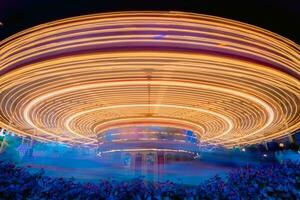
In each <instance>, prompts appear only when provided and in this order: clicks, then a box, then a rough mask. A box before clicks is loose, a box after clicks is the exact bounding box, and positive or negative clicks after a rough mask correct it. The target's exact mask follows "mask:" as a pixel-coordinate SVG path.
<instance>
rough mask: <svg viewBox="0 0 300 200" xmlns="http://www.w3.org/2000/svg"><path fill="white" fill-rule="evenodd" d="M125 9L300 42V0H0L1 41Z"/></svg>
mask: <svg viewBox="0 0 300 200" xmlns="http://www.w3.org/2000/svg"><path fill="white" fill-rule="evenodd" d="M125 10H133V11H134V10H165V11H168V10H172V11H187V12H195V13H203V14H210V15H215V16H220V17H225V18H229V19H234V20H238V21H242V22H246V23H250V24H253V25H256V26H260V27H262V28H265V29H268V30H270V31H273V32H275V33H278V34H280V35H283V36H285V37H287V38H289V39H291V40H293V41H294V42H296V43H298V44H299V43H300V0H240V1H232V0H0V21H1V22H2V24H3V25H0V40H1V39H4V38H6V37H8V36H10V35H12V34H14V33H16V32H18V31H21V30H23V29H25V28H29V27H32V26H34V25H38V24H41V23H45V22H49V21H53V20H56V19H61V18H66V17H72V16H78V15H84V14H90V13H100V12H109V11H125Z"/></svg>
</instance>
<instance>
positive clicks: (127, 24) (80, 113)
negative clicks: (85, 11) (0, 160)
mask: <svg viewBox="0 0 300 200" xmlns="http://www.w3.org/2000/svg"><path fill="white" fill-rule="evenodd" d="M299 51H300V47H299V45H297V44H295V43H294V42H292V41H290V40H288V39H286V38H284V37H282V36H280V35H277V34H275V33H272V32H270V31H267V30H264V29H261V28H258V27H255V26H252V25H249V24H245V23H242V22H238V21H233V20H229V19H224V18H220V17H214V16H208V15H200V14H193V13H183V12H115V13H104V14H94V15H86V16H78V17H73V18H67V19H62V20H59V21H54V22H49V23H46V24H42V25H39V26H36V27H33V28H30V29H27V30H24V31H22V32H20V33H17V34H15V35H13V36H11V37H9V38H7V39H4V40H2V41H1V42H0V83H1V84H0V92H1V94H0V126H1V127H4V128H6V129H9V130H12V131H13V132H15V133H18V134H21V135H23V136H30V137H33V138H35V139H38V140H43V141H48V142H51V141H52V142H55V141H61V142H63V143H66V144H71V145H72V144H79V145H80V144H81V145H87V146H97V145H98V137H99V134H100V136H101V133H103V132H104V131H107V130H111V129H113V128H116V127H119V126H131V125H132V124H134V125H135V124H139V123H140V124H147V125H149V126H151V125H153V124H154V125H159V126H169V127H178V128H183V129H185V130H191V131H193V133H195V136H196V137H197V139H198V140H199V141H202V142H205V143H210V144H216V145H223V146H225V147H233V146H240V145H246V144H254V143H259V142H262V141H266V140H272V139H276V138H282V137H284V136H285V135H287V134H289V133H293V132H295V131H296V130H297V129H299V127H300V107H299V106H300V52H299ZM116 151H117V149H116Z"/></svg>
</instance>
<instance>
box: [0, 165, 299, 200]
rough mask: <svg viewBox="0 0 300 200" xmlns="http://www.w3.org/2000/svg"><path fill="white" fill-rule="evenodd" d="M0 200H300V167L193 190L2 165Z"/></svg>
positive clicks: (267, 169) (249, 170)
mask: <svg viewBox="0 0 300 200" xmlns="http://www.w3.org/2000/svg"><path fill="white" fill-rule="evenodd" d="M28 167H30V166H28ZM0 199H36V200H40V199H111V200H113V199H137V200H138V199H145V200H146V199H234V200H236V199H251V200H255V199H300V163H298V162H292V161H285V162H282V163H272V164H271V163H268V164H260V165H253V166H244V167H241V168H238V169H236V170H234V171H232V172H230V173H229V174H228V175H227V176H226V177H224V178H221V177H219V176H215V177H214V178H211V179H208V180H207V181H205V182H203V183H201V184H200V185H198V186H189V185H184V184H176V183H173V182H169V181H167V182H158V183H154V182H147V181H145V180H143V178H137V179H132V180H130V181H122V182H118V181H114V180H110V179H103V180H99V183H97V184H95V183H86V182H78V181H76V180H75V179H73V178H70V179H64V178H53V177H48V176H45V174H44V172H43V170H41V171H39V172H37V173H30V172H28V169H27V168H26V167H19V166H16V165H15V164H12V163H7V162H1V163H0Z"/></svg>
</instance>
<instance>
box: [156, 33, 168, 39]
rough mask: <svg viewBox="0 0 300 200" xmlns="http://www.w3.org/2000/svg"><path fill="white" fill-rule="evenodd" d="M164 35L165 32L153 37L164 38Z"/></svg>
mask: <svg viewBox="0 0 300 200" xmlns="http://www.w3.org/2000/svg"><path fill="white" fill-rule="evenodd" d="M165 36H166V35H165V34H160V35H155V36H154V39H162V38H164V37H165Z"/></svg>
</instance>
